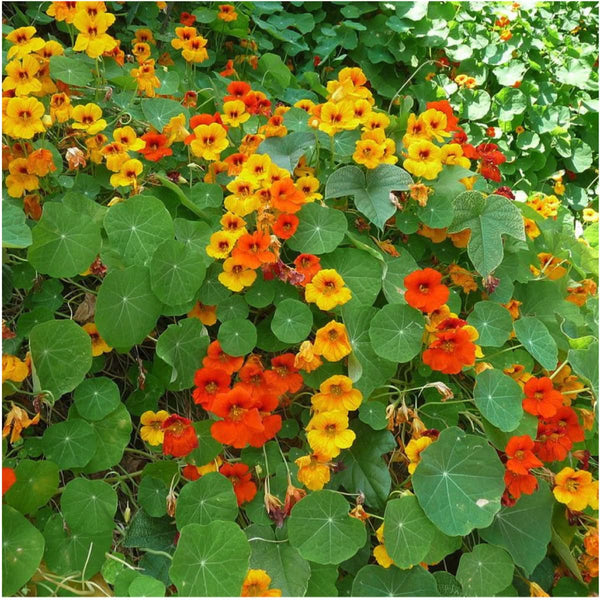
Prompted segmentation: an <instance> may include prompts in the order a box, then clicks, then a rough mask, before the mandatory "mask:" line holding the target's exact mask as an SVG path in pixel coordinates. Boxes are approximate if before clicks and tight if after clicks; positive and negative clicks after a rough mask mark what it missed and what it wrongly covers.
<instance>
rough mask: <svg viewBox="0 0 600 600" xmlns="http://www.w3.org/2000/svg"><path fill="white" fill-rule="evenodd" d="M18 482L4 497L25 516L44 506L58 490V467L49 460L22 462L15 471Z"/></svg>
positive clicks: (26, 460)
mask: <svg viewBox="0 0 600 600" xmlns="http://www.w3.org/2000/svg"><path fill="white" fill-rule="evenodd" d="M15 475H16V477H17V481H16V482H15V483H14V484H13V485H12V487H11V488H10V489H9V490H8V492H6V494H5V495H4V499H5V500H6V503H7V504H9V505H10V506H12V507H13V508H16V509H17V510H18V511H19V512H21V513H23V514H24V515H27V514H31V513H33V512H35V511H36V510H37V509H38V508H40V506H44V504H46V502H48V500H50V498H52V496H54V494H55V493H56V490H58V467H57V466H56V464H55V463H53V462H50V461H49V460H37V461H36V460H28V459H24V460H22V461H21V462H20V463H19V464H18V465H17V467H16V469H15Z"/></svg>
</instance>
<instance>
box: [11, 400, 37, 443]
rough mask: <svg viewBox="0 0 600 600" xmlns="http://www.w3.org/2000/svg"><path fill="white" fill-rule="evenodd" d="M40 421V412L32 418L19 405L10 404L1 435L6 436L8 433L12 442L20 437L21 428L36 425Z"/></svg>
mask: <svg viewBox="0 0 600 600" xmlns="http://www.w3.org/2000/svg"><path fill="white" fill-rule="evenodd" d="M39 421H40V413H38V414H37V415H35V417H33V419H30V418H29V415H28V414H27V413H26V412H25V411H24V410H23V409H22V408H20V407H18V406H15V405H14V404H12V406H11V409H10V410H9V411H8V413H7V414H6V419H5V421H4V427H3V428H2V437H3V438H5V437H8V435H9V434H10V443H11V444H14V443H15V442H18V441H19V440H20V439H21V432H22V431H23V429H27V428H28V427H31V425H37V424H38V423H39Z"/></svg>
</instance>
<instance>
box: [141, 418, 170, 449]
mask: <svg viewBox="0 0 600 600" xmlns="http://www.w3.org/2000/svg"><path fill="white" fill-rule="evenodd" d="M168 416H169V413H168V412H167V411H166V410H159V411H158V412H156V413H155V412H153V411H151V410H147V411H146V412H145V413H142V416H141V417H140V423H141V424H142V428H141V429H140V437H141V438H142V439H143V440H144V441H145V442H147V443H148V444H150V446H160V445H161V444H162V443H163V440H164V438H165V432H164V431H163V428H162V424H163V422H164V421H166V420H167V418H168Z"/></svg>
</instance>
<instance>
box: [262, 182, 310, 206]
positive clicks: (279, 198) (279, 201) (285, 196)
mask: <svg viewBox="0 0 600 600" xmlns="http://www.w3.org/2000/svg"><path fill="white" fill-rule="evenodd" d="M270 192H271V204H272V205H273V206H274V207H275V208H276V209H277V210H279V211H281V212H285V213H297V212H298V211H299V210H300V209H301V208H302V206H303V204H304V203H305V202H306V197H305V196H304V193H303V192H302V191H301V190H299V189H298V188H297V187H296V186H295V185H294V182H293V181H292V180H291V178H289V177H285V178H283V179H280V180H279V181H275V182H274V183H273V184H272V185H271V188H270Z"/></svg>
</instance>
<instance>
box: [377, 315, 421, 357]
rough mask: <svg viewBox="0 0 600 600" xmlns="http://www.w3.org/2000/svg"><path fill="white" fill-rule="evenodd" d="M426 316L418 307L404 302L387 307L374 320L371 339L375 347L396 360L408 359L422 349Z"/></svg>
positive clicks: (383, 355)
mask: <svg viewBox="0 0 600 600" xmlns="http://www.w3.org/2000/svg"><path fill="white" fill-rule="evenodd" d="M424 330H425V319H424V318H423V315H422V314H421V313H420V312H419V311H418V310H415V309H414V308H411V307H410V306H408V305H402V304H388V305H386V306H384V307H383V308H382V309H381V310H380V311H379V312H378V313H377V314H376V315H375V316H374V317H373V320H372V321H371V326H370V327H369V338H370V339H371V344H372V345H373V350H375V352H376V353H377V354H378V355H379V356H380V357H381V358H385V359H387V360H393V361H394V362H408V361H409V360H411V359H413V358H414V357H415V356H417V354H419V352H420V351H421V347H422V345H423V331H424Z"/></svg>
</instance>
